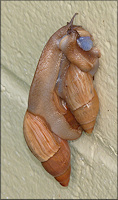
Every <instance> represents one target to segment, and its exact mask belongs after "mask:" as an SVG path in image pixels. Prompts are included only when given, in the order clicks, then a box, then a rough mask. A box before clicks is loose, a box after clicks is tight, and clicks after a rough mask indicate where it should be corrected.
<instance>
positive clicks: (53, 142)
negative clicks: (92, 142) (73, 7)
mask: <svg viewBox="0 0 118 200" xmlns="http://www.w3.org/2000/svg"><path fill="white" fill-rule="evenodd" d="M76 14H77V13H75V15H74V16H73V17H72V19H71V21H70V22H69V23H67V25H65V26H63V27H61V28H60V29H59V30H57V31H56V32H55V33H54V34H53V35H52V36H51V37H50V39H49V40H48V42H47V44H46V45H45V47H44V49H43V51H42V54H41V56H40V59H39V62H38V65H37V68H36V71H35V74H34V78H33V81H32V84H31V87H30V91H29V99H28V108H27V110H26V113H25V116H24V122H23V132H24V137H25V140H26V143H27V145H28V147H29V149H30V150H31V152H32V153H33V154H34V156H36V157H37V159H39V160H40V161H41V163H42V166H43V167H44V168H45V170H46V171H47V172H48V173H50V174H51V175H52V176H54V178H55V179H56V180H57V181H58V182H59V183H60V184H61V185H62V186H67V185H68V183H69V180H70V173H71V165H70V158H71V155H70V148H69V144H68V141H67V140H75V139H78V138H79V137H80V136H81V134H82V131H83V130H84V131H86V132H88V133H91V132H92V130H93V127H94V124H95V120H96V117H97V114H98V111H99V100H98V96H97V93H96V91H95V89H94V87H93V79H92V77H93V76H94V74H95V73H96V71H97V69H98V66H99V61H98V60H99V58H100V56H101V54H100V51H99V50H98V49H97V48H96V47H94V46H93V38H92V35H91V34H90V33H89V32H88V31H86V30H84V29H83V28H82V26H77V25H73V20H74V18H75V16H76ZM87 116H88V117H87ZM88 119H89V120H88Z"/></svg>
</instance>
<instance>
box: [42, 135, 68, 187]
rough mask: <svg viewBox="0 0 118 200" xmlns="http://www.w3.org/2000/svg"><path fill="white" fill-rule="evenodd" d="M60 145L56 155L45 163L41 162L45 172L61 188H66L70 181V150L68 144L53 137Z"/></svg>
mask: <svg viewBox="0 0 118 200" xmlns="http://www.w3.org/2000/svg"><path fill="white" fill-rule="evenodd" d="M55 138H56V140H57V141H58V143H59V145H60V149H59V150H58V152H57V153H55V155H54V156H53V157H51V158H50V159H48V160H47V161H45V162H42V165H43V167H44V168H45V170H46V171H47V172H48V173H50V174H51V175H52V176H54V177H55V179H56V180H57V181H58V182H59V183H60V184H61V185H63V186H67V185H68V183H69V180H70V172H71V170H70V169H71V166H70V148H69V145H68V142H67V141H66V140H63V139H61V138H59V137H58V136H56V135H55Z"/></svg>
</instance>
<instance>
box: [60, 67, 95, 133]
mask: <svg viewBox="0 0 118 200" xmlns="http://www.w3.org/2000/svg"><path fill="white" fill-rule="evenodd" d="M64 83H65V87H64V88H63V95H64V99H65V101H66V102H67V105H68V107H69V108H70V110H71V112H72V113H73V115H74V116H75V118H76V120H77V121H78V123H79V124H80V125H81V126H82V128H83V129H84V130H85V131H86V132H88V133H91V132H92V130H93V128H94V125H95V121H96V117H97V114H98V111H99V100H98V96H97V93H96V91H95V89H94V87H93V81H92V77H91V75H90V74H89V73H85V72H82V71H81V70H80V69H79V68H78V67H76V66H75V65H73V64H71V65H70V67H69V68H68V71H67V74H66V76H65V82H64Z"/></svg>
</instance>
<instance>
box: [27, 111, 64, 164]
mask: <svg viewBox="0 0 118 200" xmlns="http://www.w3.org/2000/svg"><path fill="white" fill-rule="evenodd" d="M23 130H24V136H25V140H26V143H27V145H28V147H29V149H30V150H31V152H32V153H33V154H34V155H35V156H36V157H37V158H38V159H39V160H40V161H41V162H42V161H46V160H48V159H49V158H50V157H52V156H53V155H54V154H55V153H56V152H57V151H58V150H59V148H60V145H59V144H58V142H57V141H56V139H55V137H54V136H53V134H52V132H51V131H50V129H49V127H48V125H47V123H46V122H45V120H44V119H42V118H41V117H39V116H35V115H33V114H32V113H30V112H28V111H26V114H25V117H24V125H23Z"/></svg>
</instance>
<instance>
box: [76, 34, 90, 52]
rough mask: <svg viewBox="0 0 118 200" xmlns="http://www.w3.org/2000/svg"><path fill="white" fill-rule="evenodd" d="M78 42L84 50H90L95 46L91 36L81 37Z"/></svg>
mask: <svg viewBox="0 0 118 200" xmlns="http://www.w3.org/2000/svg"><path fill="white" fill-rule="evenodd" d="M77 43H78V45H79V46H80V48H82V49H83V50H84V51H89V50H90V49H91V48H92V47H93V42H92V40H91V39H90V37H89V36H86V37H79V38H78V39H77Z"/></svg>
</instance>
